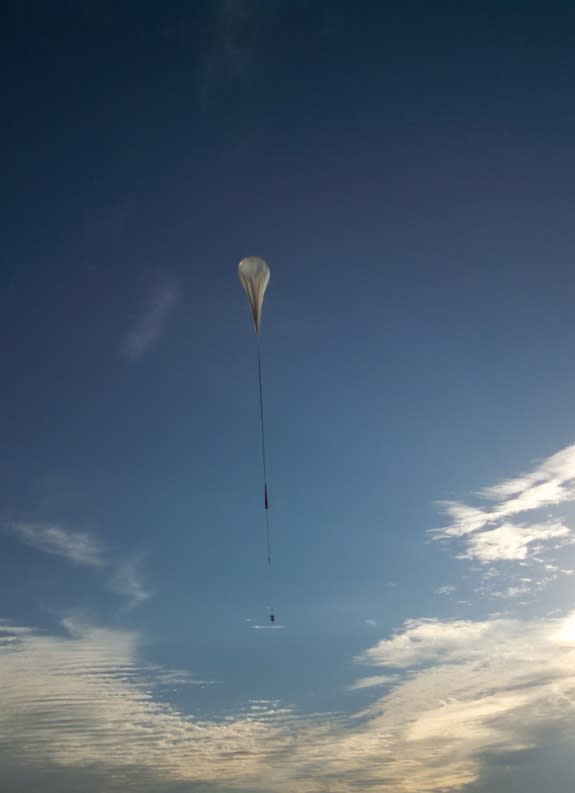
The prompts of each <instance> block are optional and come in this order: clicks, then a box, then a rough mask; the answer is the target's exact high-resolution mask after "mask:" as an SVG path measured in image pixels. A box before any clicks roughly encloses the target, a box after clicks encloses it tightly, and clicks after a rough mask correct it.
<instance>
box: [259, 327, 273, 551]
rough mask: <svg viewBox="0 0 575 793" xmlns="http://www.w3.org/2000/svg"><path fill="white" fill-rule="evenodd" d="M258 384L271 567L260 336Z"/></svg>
mask: <svg viewBox="0 0 575 793" xmlns="http://www.w3.org/2000/svg"><path fill="white" fill-rule="evenodd" d="M258 384H259V390H260V425H261V434H262V463H263V471H264V509H265V513H266V548H267V559H268V566H269V567H271V564H272V549H271V540H270V512H269V509H270V505H269V497H268V474H267V466H266V433H265V429H264V396H263V389H262V352H261V345H260V339H259V336H258Z"/></svg>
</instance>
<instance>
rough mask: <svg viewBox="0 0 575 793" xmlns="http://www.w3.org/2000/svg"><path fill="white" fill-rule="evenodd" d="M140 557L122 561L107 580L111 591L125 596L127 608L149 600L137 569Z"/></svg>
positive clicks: (147, 592)
mask: <svg viewBox="0 0 575 793" xmlns="http://www.w3.org/2000/svg"><path fill="white" fill-rule="evenodd" d="M139 565H140V559H139V558H133V559H128V560H127V561H125V562H123V563H122V564H121V565H120V566H119V567H118V568H117V570H116V571H115V573H114V575H113V576H112V577H111V578H110V579H109V580H108V587H109V589H111V591H112V592H116V593H117V594H118V595H122V596H123V597H126V598H127V600H128V608H129V609H132V608H135V607H136V606H138V605H140V603H144V602H145V601H146V600H149V599H150V597H151V593H150V592H149V591H148V590H147V589H146V588H145V586H144V583H143V581H142V578H141V575H140V571H139Z"/></svg>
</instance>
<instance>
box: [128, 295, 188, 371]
mask: <svg viewBox="0 0 575 793" xmlns="http://www.w3.org/2000/svg"><path fill="white" fill-rule="evenodd" d="M179 299H180V291H179V289H178V287H177V286H176V285H175V284H165V285H163V286H162V287H161V288H159V289H157V290H156V291H155V293H154V294H153V296H152V298H151V300H150V303H149V305H148V307H147V309H146V310H145V311H144V313H143V314H142V316H141V317H140V319H139V320H138V322H137V323H136V325H135V326H134V327H133V328H132V330H130V332H129V333H128V335H127V337H126V339H125V340H124V342H123V344H122V347H121V352H122V354H123V355H124V356H125V357H126V358H128V359H129V360H131V361H135V360H138V359H139V358H141V357H142V356H143V355H144V354H145V353H146V352H147V351H148V350H149V349H150V348H151V347H153V346H154V344H156V342H157V341H158V339H159V338H160V336H161V334H162V332H163V330H164V328H165V326H166V323H167V321H168V319H169V317H170V315H171V314H172V312H173V310H174V308H175V306H176V305H177V303H178V301H179Z"/></svg>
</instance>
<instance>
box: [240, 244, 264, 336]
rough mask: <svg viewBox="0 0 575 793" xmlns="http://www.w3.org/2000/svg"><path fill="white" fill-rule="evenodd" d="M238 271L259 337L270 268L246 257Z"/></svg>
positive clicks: (257, 259) (255, 258)
mask: <svg viewBox="0 0 575 793" xmlns="http://www.w3.org/2000/svg"><path fill="white" fill-rule="evenodd" d="M238 270H239V276H240V281H241V282H242V285H243V287H244V289H245V290H246V294H247V296H248V300H249V301H250V308H251V310H252V316H253V318H254V325H255V326H256V333H257V334H258V336H259V333H260V324H261V321H262V307H263V304H264V295H265V293H266V288H267V285H268V281H269V280H270V268H269V267H268V265H267V263H266V262H265V261H264V260H263V259H260V258H259V257H258V256H247V257H246V258H245V259H242V260H241V262H240V264H239V267H238Z"/></svg>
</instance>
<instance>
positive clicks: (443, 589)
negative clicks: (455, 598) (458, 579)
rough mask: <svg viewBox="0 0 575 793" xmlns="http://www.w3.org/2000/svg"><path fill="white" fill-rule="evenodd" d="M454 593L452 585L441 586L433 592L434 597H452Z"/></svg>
mask: <svg viewBox="0 0 575 793" xmlns="http://www.w3.org/2000/svg"><path fill="white" fill-rule="evenodd" d="M454 592H455V587H454V586H453V584H444V585H443V586H439V587H437V589H436V590H434V594H435V595H452V594H453V593H454Z"/></svg>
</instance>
